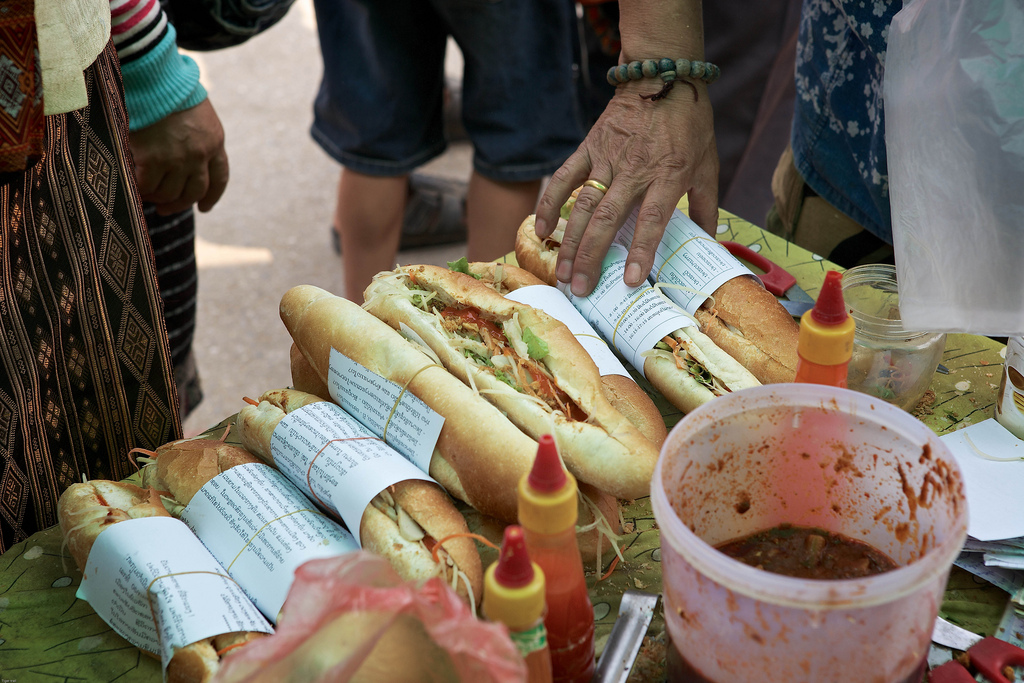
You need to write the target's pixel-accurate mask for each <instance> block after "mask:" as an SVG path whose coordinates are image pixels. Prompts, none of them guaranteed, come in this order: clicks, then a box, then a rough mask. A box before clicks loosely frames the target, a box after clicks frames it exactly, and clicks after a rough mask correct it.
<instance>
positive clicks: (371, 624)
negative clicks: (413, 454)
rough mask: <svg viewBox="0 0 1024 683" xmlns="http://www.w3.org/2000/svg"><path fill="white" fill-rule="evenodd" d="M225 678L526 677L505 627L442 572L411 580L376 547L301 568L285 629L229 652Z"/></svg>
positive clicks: (237, 681)
mask: <svg viewBox="0 0 1024 683" xmlns="http://www.w3.org/2000/svg"><path fill="white" fill-rule="evenodd" d="M214 680H215V683H242V682H243V681H245V682H246V683H249V682H256V681H268V682H270V681H273V682H274V683H287V682H289V681H294V682H295V683H299V682H300V681H301V683H310V682H312V681H319V682H324V683H326V682H327V681H367V682H369V681H374V682H380V681H417V682H418V681H424V682H435V681H436V682H438V683H440V682H442V681H446V682H447V681H472V682H473V683H489V682H493V683H506V682H512V681H525V680H526V666H525V664H524V662H523V659H522V657H521V656H520V655H519V653H518V652H517V651H516V649H515V646H514V645H513V644H512V641H511V640H510V639H509V637H508V632H507V630H506V629H505V627H504V626H501V625H498V624H491V623H486V622H482V621H480V620H479V619H477V618H476V617H474V616H473V615H472V614H471V613H470V611H469V607H467V606H466V604H465V603H464V602H462V600H461V599H460V598H459V597H458V596H457V595H456V594H455V592H454V591H452V590H451V588H449V587H448V586H447V585H446V584H445V583H444V582H442V581H441V580H440V579H437V578H434V579H430V580H429V581H427V582H425V583H424V584H422V585H420V586H416V585H415V584H414V583H412V582H403V581H402V579H401V578H399V576H398V575H397V574H396V573H395V572H394V570H393V569H392V568H391V566H390V565H389V564H388V563H387V561H386V560H384V559H382V558H380V557H378V556H376V555H372V554H370V553H368V552H363V551H360V552H355V553H349V554H346V555H341V556H339V557H333V558H327V559H322V560H311V561H309V562H307V563H305V564H303V565H302V566H301V567H299V568H298V570H296V572H295V582H294V583H293V584H292V587H291V590H290V591H289V593H288V598H287V599H286V600H285V603H284V607H283V608H282V611H281V617H280V619H279V620H278V624H277V632H276V633H274V635H272V636H270V637H268V638H263V639H261V640H259V642H258V643H256V644H254V645H249V646H246V647H245V648H243V649H241V650H240V651H239V652H238V653H237V654H235V655H232V656H230V657H227V658H226V659H225V661H224V665H223V666H222V668H221V670H220V671H219V672H218V674H217V676H216V678H215V679H214Z"/></svg>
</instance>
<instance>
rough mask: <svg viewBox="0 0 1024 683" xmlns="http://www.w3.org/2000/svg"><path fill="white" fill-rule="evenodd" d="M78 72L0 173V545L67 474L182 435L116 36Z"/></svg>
mask: <svg viewBox="0 0 1024 683" xmlns="http://www.w3.org/2000/svg"><path fill="white" fill-rule="evenodd" d="M86 83H87V87H88V90H89V106H88V107H86V108H84V109H80V110H78V111H74V112H70V113H68V114H62V115H57V116H49V117H47V119H46V144H45V146H44V150H45V151H44V155H43V158H42V159H41V160H40V161H39V162H38V163H37V164H36V165H35V166H34V167H32V168H31V169H30V170H28V171H26V172H24V173H14V174H6V175H4V176H2V177H0V178H2V181H3V184H2V185H0V221H2V226H0V333H2V335H3V339H2V341H0V532H2V533H0V552H2V551H3V550H5V549H7V548H9V547H10V546H11V545H12V544H14V543H16V542H18V541H20V540H22V539H24V538H25V537H26V536H28V535H30V534H32V533H33V532H35V531H37V530H39V529H43V528H46V527H48V526H52V525H53V524H55V523H56V522H57V499H58V498H59V496H60V494H61V492H62V491H63V490H64V489H65V488H66V487H67V486H68V485H70V484H72V483H74V482H76V481H81V480H82V478H83V477H85V478H89V479H121V478H123V477H125V476H128V475H129V474H131V473H132V472H133V471H134V466H133V465H132V463H131V462H130V461H129V459H128V457H127V454H128V451H129V450H130V449H131V448H133V447H136V446H140V447H145V448H155V447H156V446H158V445H160V444H162V443H165V442H167V441H169V440H172V439H176V438H180V435H181V421H180V419H179V416H178V399H177V395H176V392H175V384H174V376H173V373H172V370H171V360H170V353H169V350H168V341H167V333H166V330H165V327H164V320H163V311H162V307H161V301H160V294H159V290H158V287H157V276H156V269H155V266H154V262H153V252H152V249H151V247H150V242H149V238H148V236H147V232H146V223H145V219H144V218H143V214H142V204H141V202H140V200H139V196H138V190H137V188H136V186H135V180H134V175H133V171H132V161H131V156H130V153H129V151H128V118H127V115H126V113H125V108H124V93H123V91H122V88H121V74H120V70H119V68H118V62H117V55H116V53H115V51H114V48H113V45H112V44H108V45H107V49H106V50H105V51H104V52H103V53H101V54H100V56H99V57H98V58H97V60H96V62H95V63H94V64H93V65H92V66H91V67H90V68H89V69H88V70H87V71H86ZM44 97H45V94H44Z"/></svg>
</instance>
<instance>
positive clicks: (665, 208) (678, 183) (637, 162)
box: [536, 79, 718, 296]
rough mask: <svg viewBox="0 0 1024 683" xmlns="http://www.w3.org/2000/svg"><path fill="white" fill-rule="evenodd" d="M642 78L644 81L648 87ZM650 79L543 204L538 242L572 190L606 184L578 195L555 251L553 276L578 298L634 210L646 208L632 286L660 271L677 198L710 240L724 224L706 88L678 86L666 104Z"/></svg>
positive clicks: (622, 94) (619, 98) (555, 179)
mask: <svg viewBox="0 0 1024 683" xmlns="http://www.w3.org/2000/svg"><path fill="white" fill-rule="evenodd" d="M644 81H646V83H645V82H644ZM653 85H654V84H653V83H652V81H651V80H649V79H644V80H643V81H637V82H635V83H627V84H623V85H622V86H620V87H619V88H618V89H617V90H616V93H615V96H614V97H613V98H612V100H611V102H609V103H608V106H607V108H606V109H605V111H604V113H603V114H602V115H601V118H600V119H598V121H597V123H595V124H594V127H593V128H592V129H591V131H590V134H589V135H587V138H586V140H584V141H583V143H582V144H581V145H580V147H579V149H578V150H577V151H576V152H575V153H574V154H573V155H572V156H571V157H569V159H567V160H566V162H565V163H564V164H563V165H562V167H561V168H560V169H558V170H557V171H556V172H555V173H554V175H553V176H552V178H551V182H550V183H549V184H548V187H547V189H546V190H545V192H544V195H543V196H542V197H541V200H540V203H539V204H538V206H537V222H536V224H537V235H538V237H541V238H544V237H547V236H548V235H549V234H550V233H551V232H552V231H553V230H554V229H555V226H556V224H557V221H558V213H559V210H560V208H561V206H562V204H564V203H565V201H566V199H568V197H569V195H570V194H571V193H572V191H573V190H574V189H575V188H577V187H579V186H580V185H582V184H583V182H584V181H586V180H587V179H593V180H596V181H599V182H600V183H602V184H604V185H605V186H607V187H608V192H607V193H602V192H601V191H600V190H598V189H594V188H592V187H584V188H582V189H581V190H580V193H579V196H578V197H577V199H576V204H575V206H574V208H573V210H572V213H571V214H570V217H569V222H568V226H567V227H566V230H565V237H564V239H563V240H562V245H561V247H560V248H559V253H558V265H557V270H556V274H557V276H558V279H559V280H561V281H562V282H569V283H571V290H572V293H573V294H575V295H577V296H584V295H587V294H589V293H590V292H591V291H592V290H593V289H594V286H595V285H596V284H597V281H598V279H599V277H600V275H601V262H602V260H603V259H604V256H605V254H606V253H607V252H608V247H609V246H610V245H611V243H612V240H613V239H614V237H615V234H616V233H617V232H618V230H619V228H620V227H621V226H622V224H623V223H625V222H626V219H627V218H628V217H629V214H630V213H631V212H632V210H633V208H634V207H636V206H637V205H639V206H640V212H639V215H638V218H637V225H636V231H635V234H634V237H633V243H632V244H631V245H630V249H629V257H628V259H627V261H626V272H625V276H624V280H625V282H626V284H628V285H631V286H636V285H639V284H641V283H642V282H643V281H644V279H645V278H646V277H647V275H648V274H649V273H650V272H651V268H652V266H653V265H654V252H655V250H656V249H657V247H658V244H659V243H660V242H661V237H662V235H663V234H664V232H665V226H666V225H667V224H668V220H669V218H670V217H671V216H672V211H673V209H675V206H676V204H677V203H678V201H679V198H680V197H682V196H683V195H684V194H687V193H688V194H689V213H690V218H691V219H692V220H693V221H694V222H695V223H697V225H699V226H700V227H701V228H703V229H704V230H705V231H706V232H707V233H708V234H710V235H714V234H715V226H716V225H717V223H718V150H717V147H716V145H715V135H714V128H713V121H712V111H711V103H710V100H709V99H708V93H707V87H706V86H705V85H704V84H703V83H697V84H696V86H695V87H696V92H697V96H698V97H697V99H696V100H694V95H695V93H694V89H693V88H691V87H690V86H689V85H688V84H687V83H683V82H677V83H676V84H675V86H674V88H673V90H672V91H671V92H670V93H669V94H668V97H666V98H665V99H662V100H659V101H653V102H652V101H650V100H644V99H641V98H640V97H639V93H649V92H655V91H656V89H655V90H652V86H653Z"/></svg>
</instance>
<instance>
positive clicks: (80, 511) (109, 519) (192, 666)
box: [57, 480, 266, 683]
mask: <svg viewBox="0 0 1024 683" xmlns="http://www.w3.org/2000/svg"><path fill="white" fill-rule="evenodd" d="M57 515H58V520H59V523H60V529H61V533H62V535H63V537H64V541H65V543H66V544H67V547H68V550H69V551H70V552H71V556H72V557H73V558H74V560H75V564H76V565H78V568H79V569H81V570H82V571H83V572H84V571H85V567H86V563H87V561H88V559H89V552H90V551H91V550H92V546H93V544H94V543H95V542H96V539H97V538H98V537H99V535H100V533H102V532H103V531H104V530H106V529H107V528H109V527H110V526H111V525H113V524H117V523H119V522H123V521H126V520H129V519H142V518H145V517H168V516H170V515H169V513H168V512H167V510H166V509H165V508H164V505H163V503H162V502H161V501H160V497H159V494H158V493H157V491H156V490H155V489H151V488H145V489H144V488H142V487H139V486H136V485H135V484H130V483H127V482H117V481H105V480H92V481H87V482H82V483H78V484H72V485H71V486H69V487H68V488H67V489H65V491H64V493H63V494H61V497H60V500H59V501H58V502H57ZM155 628H156V627H155V625H154V629H155ZM265 635H266V634H264V633H255V632H233V633H224V634H221V635H219V636H216V637H213V638H206V639H203V640H200V641H197V642H195V643H191V644H190V645H187V646H185V647H182V648H178V649H177V650H176V651H175V652H174V655H173V657H171V661H170V662H169V663H168V665H167V679H166V680H167V681H169V682H170V683H193V682H206V681H209V680H211V679H212V678H213V677H214V675H216V673H217V670H218V669H219V668H220V662H221V659H222V657H229V656H230V655H231V654H232V653H233V652H236V651H237V650H238V649H239V648H240V646H241V645H245V644H246V643H248V642H250V641H253V640H256V639H258V638H262V637H264V636H265ZM147 654H149V655H151V656H154V657H156V656H157V655H156V654H155V653H152V652H147Z"/></svg>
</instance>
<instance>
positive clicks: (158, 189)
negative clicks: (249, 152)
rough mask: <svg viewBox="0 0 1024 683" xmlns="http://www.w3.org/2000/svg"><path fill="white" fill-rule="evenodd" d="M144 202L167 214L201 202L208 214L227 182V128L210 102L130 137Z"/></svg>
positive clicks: (136, 176)
mask: <svg viewBox="0 0 1024 683" xmlns="http://www.w3.org/2000/svg"><path fill="white" fill-rule="evenodd" d="M130 143H131V149H132V156H133V157H134V158H135V179H136V182H137V183H138V186H139V194H140V195H141V196H142V199H143V201H147V202H153V203H155V204H156V205H157V213H159V214H161V215H168V214H172V213H177V212H179V211H184V210H185V209H187V208H188V207H190V206H192V205H193V204H196V203H198V205H199V206H198V208H199V210H200V211H209V210H210V209H212V208H213V205H214V204H216V203H217V200H219V199H220V197H221V195H222V194H224V188H226V187H227V184H228V154H227V151H226V150H225V149H224V129H223V127H221V124H220V119H219V118H218V117H217V112H215V111H214V109H213V105H212V104H210V100H209V99H207V100H204V101H203V102H201V103H200V104H198V105H196V106H194V107H192V108H191V109H186V110H185V111H179V112H175V113H173V114H171V115H169V116H167V117H165V118H163V119H161V120H159V121H157V122H156V123H154V124H153V125H151V126H147V127H146V128H143V129H142V130H138V131H135V132H133V133H132V134H131V136H130Z"/></svg>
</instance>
